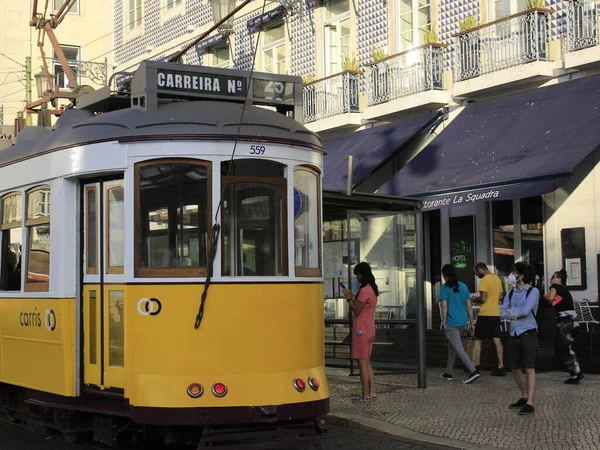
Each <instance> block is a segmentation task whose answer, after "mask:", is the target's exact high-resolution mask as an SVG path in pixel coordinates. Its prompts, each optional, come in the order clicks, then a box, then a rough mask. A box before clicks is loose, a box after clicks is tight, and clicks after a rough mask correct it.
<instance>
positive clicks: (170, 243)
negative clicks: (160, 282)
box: [135, 160, 211, 277]
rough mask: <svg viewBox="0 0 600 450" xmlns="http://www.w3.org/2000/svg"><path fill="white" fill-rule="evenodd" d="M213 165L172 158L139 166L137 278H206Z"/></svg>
mask: <svg viewBox="0 0 600 450" xmlns="http://www.w3.org/2000/svg"><path fill="white" fill-rule="evenodd" d="M209 174H210V164H209V163H207V162H202V161H190V160H167V161H151V162H145V163H140V164H138V165H136V202H137V206H136V208H137V209H136V210H137V211H138V213H137V221H136V242H135V254H136V258H137V261H136V271H135V272H136V276H137V277H162V276H165V277H180V276H182V277H183V276H204V275H206V267H207V252H208V245H209V237H208V232H207V230H208V229H209V221H210V220H211V203H210V198H211V197H210V175H209Z"/></svg>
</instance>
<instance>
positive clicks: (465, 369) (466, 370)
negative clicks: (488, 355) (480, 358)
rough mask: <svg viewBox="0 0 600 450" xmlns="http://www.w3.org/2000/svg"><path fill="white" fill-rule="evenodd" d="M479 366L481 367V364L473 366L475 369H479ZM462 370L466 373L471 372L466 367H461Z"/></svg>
mask: <svg viewBox="0 0 600 450" xmlns="http://www.w3.org/2000/svg"><path fill="white" fill-rule="evenodd" d="M480 368H481V366H477V367H475V370H479V369H480ZM463 372H464V373H468V374H470V373H471V372H469V369H467V368H466V367H464V368H463Z"/></svg>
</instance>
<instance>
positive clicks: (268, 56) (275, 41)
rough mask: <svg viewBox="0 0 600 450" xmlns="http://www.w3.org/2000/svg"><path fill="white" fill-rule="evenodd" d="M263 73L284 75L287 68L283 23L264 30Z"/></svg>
mask: <svg viewBox="0 0 600 450" xmlns="http://www.w3.org/2000/svg"><path fill="white" fill-rule="evenodd" d="M262 36H263V71H264V72H267V73H277V74H280V75H283V74H285V73H287V69H286V67H285V59H286V58H285V26H284V24H283V22H282V23H280V24H278V25H275V26H272V27H269V28H266V29H265V30H263V33H262Z"/></svg>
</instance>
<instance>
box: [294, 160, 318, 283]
mask: <svg viewBox="0 0 600 450" xmlns="http://www.w3.org/2000/svg"><path fill="white" fill-rule="evenodd" d="M320 193H321V188H320V183H319V174H318V173H317V172H316V171H314V170H312V169H309V168H306V167H302V168H298V169H296V170H295V171H294V248H295V257H294V258H295V261H296V262H295V266H296V276H305V277H319V276H321V217H320V216H321V214H320V211H321V206H320V205H321V202H320V197H321V196H320Z"/></svg>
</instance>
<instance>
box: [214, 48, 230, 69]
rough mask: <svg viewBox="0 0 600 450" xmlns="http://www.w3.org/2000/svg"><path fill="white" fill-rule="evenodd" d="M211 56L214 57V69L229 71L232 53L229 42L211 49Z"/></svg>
mask: <svg viewBox="0 0 600 450" xmlns="http://www.w3.org/2000/svg"><path fill="white" fill-rule="evenodd" d="M210 54H211V55H212V66H213V67H221V68H223V69H228V68H230V67H231V51H230V49H229V42H226V43H225V44H223V45H219V46H217V47H213V48H211V49H210Z"/></svg>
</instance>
